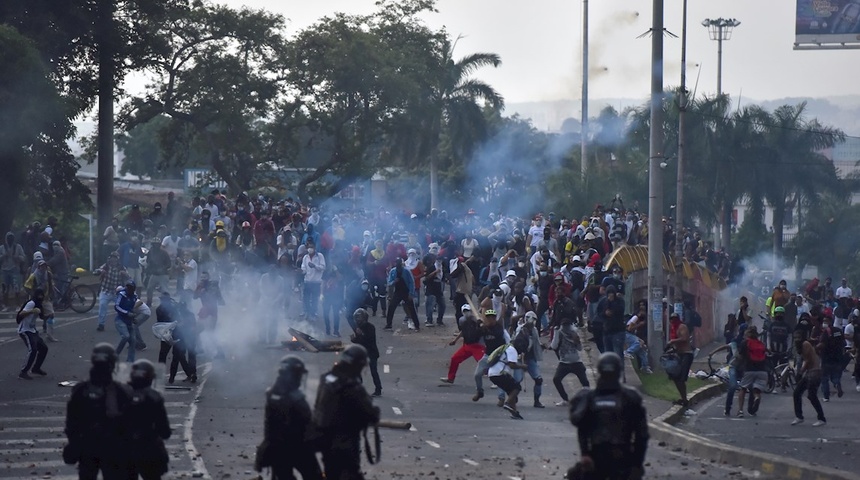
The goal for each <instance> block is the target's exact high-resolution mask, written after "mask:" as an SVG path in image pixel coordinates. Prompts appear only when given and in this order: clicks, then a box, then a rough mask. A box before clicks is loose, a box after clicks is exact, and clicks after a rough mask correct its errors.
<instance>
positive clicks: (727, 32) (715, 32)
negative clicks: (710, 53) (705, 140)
mask: <svg viewBox="0 0 860 480" xmlns="http://www.w3.org/2000/svg"><path fill="white" fill-rule="evenodd" d="M740 24H741V22H740V21H738V20H737V19H734V18H716V19H710V18H706V19H704V20H702V26H703V27H706V28H707V29H708V33H709V34H710V36H711V40H716V41H717V98H719V97H722V96H723V40H726V41H728V40H731V39H732V30H733V29H734V28H735V27H737V26H738V25H740ZM726 210H727V209H726V206H725V205H723V206H722V207H720V212H719V222H717V223H718V224H719V225H718V228H719V231H718V232H717V235H716V238H715V239H714V248H716V249H719V248H720V247H721V246H722V243H723V242H722V238H721V236H722V234H723V231H726V232H727V231H728V228H727V223H728V221H729V220H728V218H726V217H727V215H728V214H729V212H728V211H726ZM725 240H726V241H725V244H726V245H728V240H729V238H728V235H727V236H726V239H725Z"/></svg>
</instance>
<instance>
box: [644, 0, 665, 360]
mask: <svg viewBox="0 0 860 480" xmlns="http://www.w3.org/2000/svg"><path fill="white" fill-rule="evenodd" d="M653 2H654V4H653V18H652V25H651V138H650V140H651V142H650V151H649V160H648V307H649V309H650V310H651V312H650V315H649V317H650V321H649V322H648V350H649V352H650V353H651V358H660V355H661V354H662V353H663V334H662V332H663V284H664V275H663V177H662V176H663V169H662V166H661V164H662V163H664V161H665V153H664V152H663V0H653Z"/></svg>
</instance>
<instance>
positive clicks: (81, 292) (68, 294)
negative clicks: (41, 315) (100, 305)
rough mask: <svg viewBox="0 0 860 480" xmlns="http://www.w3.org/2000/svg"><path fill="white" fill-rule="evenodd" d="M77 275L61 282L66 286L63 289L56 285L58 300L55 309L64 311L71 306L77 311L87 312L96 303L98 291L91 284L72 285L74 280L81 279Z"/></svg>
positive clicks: (55, 290)
mask: <svg viewBox="0 0 860 480" xmlns="http://www.w3.org/2000/svg"><path fill="white" fill-rule="evenodd" d="M79 278H80V277H78V276H77V275H72V276H70V277H69V279H68V280H66V281H64V282H61V284H62V286H63V287H65V288H63V289H62V290H60V289H59V288H57V287H56V286H55V287H54V293H56V295H57V301H55V302H54V310H55V311H57V312H63V311H65V310H68V309H69V308H71V309H72V310H74V311H75V312H77V313H87V312H89V311H90V310H92V309H93V307H94V306H95V305H96V299H97V296H96V291H95V290H93V287H91V286H89V285H82V284H81V285H75V286H72V282H73V281H74V280H77V279H79Z"/></svg>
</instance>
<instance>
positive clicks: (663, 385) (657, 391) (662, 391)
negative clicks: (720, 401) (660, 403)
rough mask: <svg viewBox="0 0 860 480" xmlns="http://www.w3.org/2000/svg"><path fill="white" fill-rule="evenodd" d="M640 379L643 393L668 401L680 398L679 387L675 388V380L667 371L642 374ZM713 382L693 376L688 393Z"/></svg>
mask: <svg viewBox="0 0 860 480" xmlns="http://www.w3.org/2000/svg"><path fill="white" fill-rule="evenodd" d="M639 380H640V381H641V382H642V393H644V394H645V395H648V396H649V397H654V398H659V399H661V400H666V401H668V402H671V401H674V400H677V399H678V398H680V395H678V389H677V388H675V382H673V381H672V380H669V377H667V376H666V374H665V373H654V374H653V375H645V374H640V375H639ZM711 384H713V382H710V381H707V380H699V379H698V378H694V377H691V378H689V379H687V395H688V396H689V395H691V394H692V393H693V392H695V391H696V390H697V389H699V388H701V387H704V386H705V385H711Z"/></svg>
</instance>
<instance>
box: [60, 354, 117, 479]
mask: <svg viewBox="0 0 860 480" xmlns="http://www.w3.org/2000/svg"><path fill="white" fill-rule="evenodd" d="M90 361H91V363H92V368H91V369H90V378H89V380H87V381H85V382H81V383H79V384H77V385H75V387H74V388H73V389H72V394H71V398H69V403H68V406H67V408H66V437H68V440H69V443H68V445H67V446H66V447H65V448H64V449H63V460H64V461H65V462H66V463H67V464H69V465H74V464H75V463H77V464H78V477H79V478H80V480H96V478H97V477H98V473H99V470H101V472H102V477H103V478H104V480H118V479H121V480H127V475H128V473H127V469H126V462H127V460H128V458H127V455H126V449H125V443H124V440H125V437H124V433H125V427H126V418H127V417H126V416H125V413H126V411H127V408H128V406H129V404H130V403H131V396H132V392H131V388H129V387H128V386H127V385H124V384H122V383H119V382H116V381H114V379H113V372H114V368H115V367H116V362H117V354H116V350H114V348H113V346H112V345H111V344H109V343H99V344H98V345H96V346H95V348H93V353H92V356H91V357H90Z"/></svg>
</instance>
